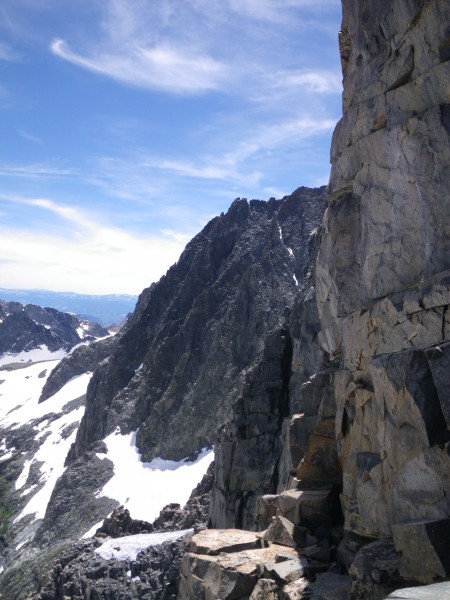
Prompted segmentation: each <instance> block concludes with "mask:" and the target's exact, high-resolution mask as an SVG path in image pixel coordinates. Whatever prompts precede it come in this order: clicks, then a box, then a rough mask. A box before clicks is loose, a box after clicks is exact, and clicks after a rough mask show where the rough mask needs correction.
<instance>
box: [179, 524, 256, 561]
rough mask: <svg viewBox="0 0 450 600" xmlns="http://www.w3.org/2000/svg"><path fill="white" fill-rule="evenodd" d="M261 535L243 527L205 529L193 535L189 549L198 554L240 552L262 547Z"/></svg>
mask: <svg viewBox="0 0 450 600" xmlns="http://www.w3.org/2000/svg"><path fill="white" fill-rule="evenodd" d="M263 545H264V542H263V541H262V539H261V535H259V534H257V533H254V532H252V531H243V530H241V529H204V530H203V531H200V532H199V533H197V534H195V535H193V536H192V538H191V541H190V543H189V549H190V551H191V552H194V553H196V554H207V555H209V556H217V555H218V554H220V553H221V552H228V553H231V552H240V551H242V550H254V549H257V548H261V547H262V546H263Z"/></svg>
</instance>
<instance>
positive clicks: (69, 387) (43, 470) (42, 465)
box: [0, 349, 213, 552]
mask: <svg viewBox="0 0 450 600" xmlns="http://www.w3.org/2000/svg"><path fill="white" fill-rule="evenodd" d="M23 354H26V356H22V355H21V356H19V355H16V356H9V357H6V356H3V357H1V360H3V361H8V360H9V362H10V363H15V364H14V366H12V365H11V367H10V368H8V367H3V369H0V461H6V460H8V459H11V458H14V457H16V458H18V455H19V450H17V449H16V448H15V447H14V446H13V445H11V444H9V443H8V440H9V439H10V438H11V437H12V436H11V435H9V434H10V433H11V432H13V431H15V430H17V429H18V428H20V427H22V426H24V425H29V426H31V427H32V430H33V431H34V436H33V441H34V444H33V450H32V451H30V450H29V451H28V452H20V454H21V455H22V456H23V458H22V460H23V463H22V469H21V472H20V474H19V476H18V478H17V480H16V481H15V488H16V490H18V491H19V492H20V495H21V497H22V498H24V500H25V501H26V503H25V505H24V506H23V508H22V510H21V512H20V513H19V514H18V515H16V517H15V519H14V523H17V522H19V521H21V520H22V519H23V518H24V517H26V516H28V518H29V515H32V521H36V520H37V519H43V518H44V516H45V512H46V510H47V505H48V502H49V500H50V497H51V494H52V491H53V489H54V487H55V484H56V481H57V479H58V478H59V477H60V476H61V475H62V474H63V472H64V470H65V467H64V462H65V459H66V456H67V453H68V451H69V449H70V446H71V444H72V443H73V442H74V440H75V437H76V432H77V429H78V425H79V422H80V420H81V418H82V416H83V413H84V406H82V405H80V402H73V401H74V400H77V399H80V397H81V396H83V395H84V394H85V393H86V389H87V386H88V383H89V380H90V378H91V373H85V374H83V375H80V376H77V377H74V378H73V379H71V380H70V381H68V382H67V383H66V385H65V386H64V387H63V388H62V389H61V390H60V391H59V392H57V393H56V394H54V395H53V396H52V397H51V398H49V399H48V400H46V401H45V402H42V403H41V404H39V403H38V401H39V397H40V394H41V391H42V388H43V386H44V384H45V382H46V381H47V378H48V376H49V375H50V373H51V371H52V369H53V368H54V367H55V366H56V365H57V364H58V363H59V359H55V356H54V354H52V353H50V357H49V354H48V351H47V354H46V352H45V349H41V352H40V353H39V352H38V351H32V352H29V353H23ZM64 354H65V353H64ZM44 356H47V357H49V358H51V360H44V359H43V357H44ZM36 359H37V360H39V361H40V362H28V360H36ZM19 361H20V362H23V363H24V364H19V365H17V362H19ZM135 439H136V433H131V434H127V435H121V433H120V431H119V430H117V431H115V432H114V433H112V434H111V435H109V436H108V437H107V438H106V439H105V443H106V446H107V453H106V454H105V453H103V454H100V453H99V454H98V457H99V458H101V459H105V458H107V459H109V460H111V461H112V463H113V465H114V475H113V477H112V478H111V479H110V480H109V481H108V483H107V484H106V485H105V486H104V487H103V488H102V489H101V490H98V492H97V496H98V497H100V496H107V497H109V498H112V499H115V500H117V501H118V502H119V503H120V504H123V505H124V506H125V507H126V508H127V509H128V510H129V511H130V514H131V516H132V517H133V518H135V519H142V520H145V521H149V522H152V521H153V520H154V519H156V518H157V517H158V515H159V512H160V510H161V509H162V508H163V507H164V506H165V505H166V504H169V503H170V502H177V503H179V504H181V505H184V504H185V503H186V501H187V500H188V498H189V496H190V494H191V491H192V490H193V488H194V487H195V486H196V485H197V484H198V483H199V482H200V481H201V479H202V477H203V475H204V474H205V473H206V471H207V469H208V466H209V464H210V463H211V462H212V460H213V450H211V449H210V450H204V451H203V452H202V453H201V454H200V455H199V456H198V458H197V460H195V461H193V462H187V461H180V462H174V461H166V460H162V459H159V458H157V459H155V460H153V461H152V462H150V463H143V462H141V460H140V454H139V452H138V450H137V448H136V445H135ZM32 474H33V476H31V475H32ZM106 516H108V515H105V517H106ZM101 524H102V521H101V522H99V523H97V524H96V525H94V526H93V527H92V528H91V529H90V530H89V531H87V532H86V533H85V535H84V536H83V537H89V536H91V535H93V534H94V533H95V530H96V529H97V528H98V527H99V526H100V525H101ZM182 534H183V533H182V532H176V534H175V535H176V537H179V536H180V535H182ZM152 535H153V534H152ZM158 535H160V534H158ZM133 537H134V536H133ZM157 539H159V538H152V540H153V541H151V542H149V545H151V544H153V543H156V542H155V540H157ZM165 539H166V538H165ZM167 539H176V538H172V537H169V538H167ZM162 541H164V540H162ZM24 543H25V542H22V540H21V543H20V546H22V545H23V544H24ZM136 543H141V542H136ZM145 543H147V542H145ZM157 543H161V542H157ZM124 544H125V542H122V540H121V547H124ZM146 547H147V546H146ZM16 549H17V548H16ZM108 551H109V550H108ZM105 552H106V550H105Z"/></svg>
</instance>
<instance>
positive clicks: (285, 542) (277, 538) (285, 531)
mask: <svg viewBox="0 0 450 600" xmlns="http://www.w3.org/2000/svg"><path fill="white" fill-rule="evenodd" d="M262 537H263V539H264V540H265V541H266V542H271V543H273V544H279V545H281V546H287V547H289V548H297V546H305V545H306V543H307V537H308V530H307V529H306V528H305V527H299V526H297V525H294V523H292V522H291V521H289V520H288V519H286V518H285V517H282V516H277V517H275V518H274V520H273V521H272V523H271V524H270V525H269V527H268V528H267V530H266V531H265V532H263V533H262Z"/></svg>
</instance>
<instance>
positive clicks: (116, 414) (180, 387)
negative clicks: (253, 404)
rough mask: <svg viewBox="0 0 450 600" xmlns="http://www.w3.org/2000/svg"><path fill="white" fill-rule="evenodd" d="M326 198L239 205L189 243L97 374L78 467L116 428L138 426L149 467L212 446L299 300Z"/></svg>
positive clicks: (306, 193)
mask: <svg viewBox="0 0 450 600" xmlns="http://www.w3.org/2000/svg"><path fill="white" fill-rule="evenodd" d="M324 194H325V188H319V189H317V190H310V189H307V188H299V189H298V190H297V191H296V192H294V193H293V194H292V195H291V196H288V197H286V198H284V199H283V200H281V201H277V200H274V199H271V200H269V201H268V202H262V201H257V200H252V201H250V202H248V201H247V200H245V199H244V200H241V199H237V200H236V201H235V202H234V203H233V204H232V206H231V208H230V209H229V211H228V212H227V213H226V214H222V215H221V216H220V217H217V218H215V219H213V220H212V221H211V222H210V223H209V224H208V225H207V226H206V227H205V229H204V230H203V231H202V232H201V233H200V234H198V235H197V236H196V237H195V238H194V239H193V240H192V241H191V242H190V243H189V244H188V245H187V247H186V249H185V251H184V252H183V254H182V255H181V257H180V259H179V261H178V263H177V264H176V265H174V266H173V267H171V269H170V270H169V271H168V272H167V274H166V275H165V276H164V277H163V278H162V279H161V280H160V281H159V282H158V283H157V284H154V285H152V286H151V287H150V288H149V289H147V290H145V291H144V292H143V293H142V294H141V296H140V298H139V301H138V304H137V307H136V311H135V313H134V314H133V315H132V317H131V318H130V320H129V321H128V323H127V325H126V327H125V331H124V333H123V334H122V335H120V337H119V338H118V340H117V344H116V346H115V348H114V350H113V352H112V353H111V355H110V357H109V359H108V360H107V361H105V362H104V363H103V364H102V365H101V366H100V367H99V368H98V369H97V371H96V372H95V373H94V376H93V380H92V382H91V384H90V386H89V389H88V394H87V403H86V413H85V416H84V418H83V421H82V423H81V426H80V429H79V432H78V435H77V440H76V444H75V447H74V449H73V452H72V454H71V456H72V458H74V457H76V456H80V455H82V453H83V452H84V451H85V450H87V449H88V448H89V447H90V446H91V445H92V444H93V443H95V442H96V441H97V440H99V439H101V438H102V437H104V436H105V435H106V434H107V433H109V432H110V431H112V430H113V429H114V428H115V427H116V426H117V425H120V427H121V428H122V429H123V430H124V431H125V430H135V429H138V428H139V431H138V436H137V443H138V446H139V449H140V451H141V452H142V456H143V459H144V460H149V459H151V458H153V457H154V456H163V457H165V458H171V459H180V458H184V457H185V456H186V455H189V454H192V453H195V452H198V451H199V450H200V449H201V448H202V447H204V446H206V445H209V444H211V443H213V442H214V437H215V429H216V427H217V426H218V425H219V424H221V423H223V422H225V420H226V418H227V415H228V413H229V411H230V408H231V406H232V403H233V398H235V397H236V394H237V391H238V390H239V388H240V386H241V385H242V381H243V376H244V371H245V369H247V368H248V366H249V365H250V364H252V362H253V361H254V360H255V359H256V358H257V357H258V356H259V355H260V354H261V353H262V351H263V347H264V337H265V334H266V333H268V332H269V331H270V330H272V329H275V328H277V327H279V326H280V324H282V323H283V322H284V321H285V316H286V308H287V307H289V306H291V305H292V303H293V301H294V298H295V296H296V294H297V293H298V285H299V284H301V282H302V279H303V271H304V268H305V266H306V264H307V260H308V248H307V241H308V239H309V236H310V234H311V233H312V232H313V230H314V229H315V228H316V227H317V225H318V222H319V220H320V217H321V214H322V211H323V199H324Z"/></svg>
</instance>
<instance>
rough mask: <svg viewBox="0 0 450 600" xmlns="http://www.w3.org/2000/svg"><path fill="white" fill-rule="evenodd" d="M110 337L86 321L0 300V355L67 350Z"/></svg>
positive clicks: (33, 306) (104, 331)
mask: <svg viewBox="0 0 450 600" xmlns="http://www.w3.org/2000/svg"><path fill="white" fill-rule="evenodd" d="M107 335H109V334H108V331H107V330H106V329H104V328H103V327H101V326H100V325H98V323H92V322H91V321H88V320H87V319H83V318H81V317H78V316H76V315H71V314H68V313H63V312H60V311H58V310H56V309H54V308H42V307H40V306H36V305H34V304H26V305H23V304H21V303H20V302H4V301H3V300H0V354H4V353H19V352H27V351H30V350H33V349H36V348H39V347H41V346H46V347H47V348H48V350H49V351H50V352H54V351H56V350H60V349H63V350H70V349H71V348H72V347H73V346H75V345H76V344H79V343H80V342H82V341H85V342H89V341H92V340H94V339H96V338H99V337H105V336H107Z"/></svg>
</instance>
